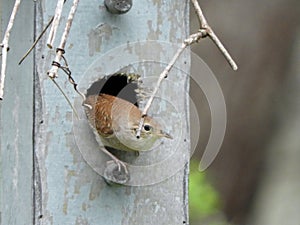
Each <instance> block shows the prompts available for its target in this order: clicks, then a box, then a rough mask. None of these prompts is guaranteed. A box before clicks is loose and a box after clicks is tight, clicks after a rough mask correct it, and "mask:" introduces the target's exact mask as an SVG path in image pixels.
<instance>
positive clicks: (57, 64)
mask: <svg viewBox="0 0 300 225" xmlns="http://www.w3.org/2000/svg"><path fill="white" fill-rule="evenodd" d="M78 3H79V0H74V1H73V5H72V7H71V10H70V12H69V16H68V20H67V23H66V26H65V30H64V32H63V34H62V37H61V41H60V45H59V47H58V48H57V49H56V55H55V59H54V61H53V62H52V67H51V68H50V70H49V71H48V76H49V78H50V79H51V80H52V81H53V82H54V83H55V85H56V86H57V87H58V88H59V90H60V91H61V92H62V94H63V95H64V97H65V98H66V100H67V102H68V103H69V105H70V106H71V108H72V109H73V111H74V113H75V114H76V115H77V112H76V111H75V109H74V107H73V106H72V104H71V102H70V100H69V99H68V97H67V95H66V94H65V93H64V92H63V90H62V89H61V88H60V87H59V86H58V84H57V83H56V82H55V78H56V77H57V76H58V73H57V72H58V69H59V68H61V69H62V70H63V71H64V72H65V73H66V74H67V75H68V79H69V82H70V83H71V84H72V85H73V87H74V89H75V91H76V92H77V93H78V94H79V95H80V96H81V97H82V99H83V102H84V101H85V95H84V94H82V93H81V92H80V91H79V90H78V89H77V84H76V82H75V81H74V79H73V77H72V76H71V71H70V69H69V66H68V63H67V60H66V58H65V57H64V56H63V54H64V53H65V50H64V49H65V46H66V42H67V39H68V35H69V33H70V29H71V26H72V22H73V19H74V15H75V13H76V10H77V7H78ZM61 59H63V60H64V63H65V66H61V64H60V61H61Z"/></svg>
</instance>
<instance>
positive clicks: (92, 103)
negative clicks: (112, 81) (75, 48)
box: [84, 94, 172, 171]
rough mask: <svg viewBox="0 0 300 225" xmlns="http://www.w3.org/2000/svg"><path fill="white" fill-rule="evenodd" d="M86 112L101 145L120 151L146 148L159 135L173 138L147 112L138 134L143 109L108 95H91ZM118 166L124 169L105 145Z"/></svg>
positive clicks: (88, 98) (148, 147)
mask: <svg viewBox="0 0 300 225" xmlns="http://www.w3.org/2000/svg"><path fill="white" fill-rule="evenodd" d="M84 103H85V105H86V106H88V107H86V114H87V118H88V120H89V123H90V125H91V126H92V128H93V130H94V132H95V133H96V135H99V137H100V139H101V142H102V143H103V145H104V146H108V147H112V148H114V149H118V150H123V151H137V152H140V151H147V150H150V149H151V147H152V146H153V144H154V143H155V142H156V141H157V140H158V139H159V138H162V137H165V138H172V137H171V136H170V135H169V134H167V133H166V132H164V131H162V129H161V126H160V124H159V123H158V122H156V121H155V120H154V119H153V118H151V117H149V116H146V117H145V120H144V126H143V127H142V130H141V135H140V137H139V138H137V136H136V132H137V129H138V127H139V123H140V119H141V117H142V112H141V111H140V110H139V108H138V107H136V106H135V105H134V104H132V103H131V102H128V101H126V100H124V99H121V98H118V97H115V96H112V95H108V94H99V95H90V96H88V97H87V98H86V100H85V102H84ZM103 151H104V152H105V153H106V154H108V155H109V156H110V157H111V158H112V159H113V160H114V161H115V162H116V163H117V164H118V166H119V168H120V166H121V165H122V166H124V168H125V171H127V169H126V166H125V164H124V163H123V162H122V161H120V160H119V159H117V158H116V157H115V156H114V155H112V154H111V153H110V152H108V151H107V150H106V149H103Z"/></svg>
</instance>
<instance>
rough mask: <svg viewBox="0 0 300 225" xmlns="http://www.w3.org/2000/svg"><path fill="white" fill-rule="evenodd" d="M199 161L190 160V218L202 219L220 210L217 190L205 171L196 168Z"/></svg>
mask: <svg viewBox="0 0 300 225" xmlns="http://www.w3.org/2000/svg"><path fill="white" fill-rule="evenodd" d="M198 166H199V163H197V162H195V161H193V160H192V161H191V165H190V177H189V180H190V181H189V207H190V218H191V220H195V219H204V218H205V217H209V216H212V215H213V214H216V213H217V212H219V210H220V198H219V194H218V192H217V191H216V190H215V189H214V187H213V186H212V185H211V184H210V183H209V181H208V179H207V175H206V174H205V172H200V171H199V170H198Z"/></svg>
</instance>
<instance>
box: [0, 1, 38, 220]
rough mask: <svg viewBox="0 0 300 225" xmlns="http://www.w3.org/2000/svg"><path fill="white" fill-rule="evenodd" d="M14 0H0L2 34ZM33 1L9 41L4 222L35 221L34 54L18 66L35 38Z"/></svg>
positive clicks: (0, 148)
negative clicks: (33, 183)
mask: <svg viewBox="0 0 300 225" xmlns="http://www.w3.org/2000/svg"><path fill="white" fill-rule="evenodd" d="M13 4H14V1H7V0H1V1H0V8H1V12H0V16H1V18H2V20H1V38H2V37H3V35H2V34H3V33H4V32H5V29H6V25H7V22H8V19H9V17H10V13H11V10H12V8H13ZM33 7H34V4H33V2H31V1H30V2H27V3H25V4H22V5H21V6H20V9H19V12H18V14H17V17H16V20H15V25H14V27H13V29H12V32H11V38H10V41H9V46H10V50H9V52H8V64H7V73H6V81H5V93H4V100H3V101H1V102H0V112H1V114H0V161H1V163H0V174H1V175H0V194H1V198H0V213H1V214H0V216H1V218H0V221H1V222H0V224H3V225H4V224H9V225H22V224H24V225H28V224H32V215H33V214H32V149H33V148H32V140H33V139H32V127H33V108H32V103H33V72H32V69H33V57H32V56H29V57H28V59H27V60H26V62H25V63H23V64H22V65H21V66H18V61H19V60H20V58H21V57H22V54H24V52H26V50H27V48H28V47H29V46H30V44H31V43H32V40H33Z"/></svg>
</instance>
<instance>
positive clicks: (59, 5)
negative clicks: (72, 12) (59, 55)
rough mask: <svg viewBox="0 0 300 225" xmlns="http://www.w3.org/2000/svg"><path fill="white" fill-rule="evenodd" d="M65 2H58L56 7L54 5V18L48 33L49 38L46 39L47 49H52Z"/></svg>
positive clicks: (59, 0) (63, 0) (62, 0)
mask: <svg viewBox="0 0 300 225" xmlns="http://www.w3.org/2000/svg"><path fill="white" fill-rule="evenodd" d="M64 3H65V0H58V1H57V5H56V9H55V14H54V18H53V23H52V26H51V29H50V32H49V37H48V41H47V46H48V47H49V48H52V46H53V43H54V40H55V36H56V32H57V28H58V25H59V22H60V18H61V14H62V9H63V6H64Z"/></svg>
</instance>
